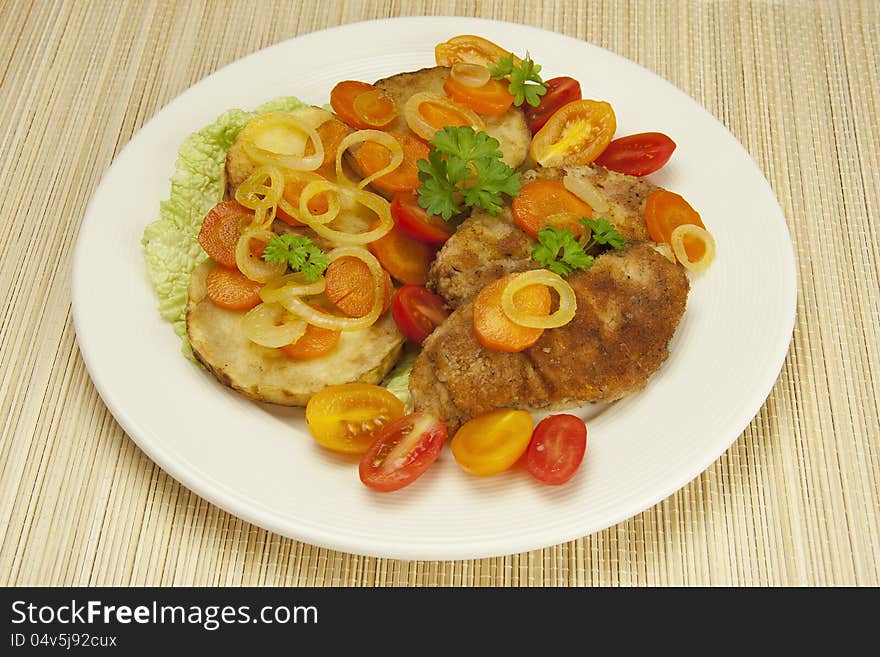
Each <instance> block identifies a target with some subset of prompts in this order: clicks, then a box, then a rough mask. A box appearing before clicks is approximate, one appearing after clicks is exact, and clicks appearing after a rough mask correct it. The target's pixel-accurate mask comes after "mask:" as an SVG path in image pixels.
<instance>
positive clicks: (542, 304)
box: [473, 274, 551, 352]
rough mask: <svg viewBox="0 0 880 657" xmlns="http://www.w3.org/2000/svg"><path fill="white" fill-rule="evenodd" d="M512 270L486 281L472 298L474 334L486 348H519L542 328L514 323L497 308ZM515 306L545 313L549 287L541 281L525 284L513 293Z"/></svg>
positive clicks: (534, 338)
mask: <svg viewBox="0 0 880 657" xmlns="http://www.w3.org/2000/svg"><path fill="white" fill-rule="evenodd" d="M515 276H516V274H508V275H507V276H505V277H503V278H499V279H498V280H497V281H494V282H492V283H489V285H487V286H486V287H484V288H483V289H482V290H480V293H479V294H478V295H477V297H476V299H474V305H473V312H474V334H475V335H476V337H477V340H478V341H479V343H480V344H481V345H483V346H484V347H485V348H486V349H495V350H497V351H509V352H515V351H522V350H523V349H528V348H529V347H531V346H532V345H533V344H535V343H536V342H537V341H538V339H539V338H540V337H541V335H542V334H543V333H544V329H533V328H527V327H525V326H520V325H519V324H514V323H513V322H512V321H510V320H509V319H508V318H507V315H505V314H504V310H503V309H502V308H501V295H502V293H503V292H504V288H505V287H507V283H508V282H510V280H511V279H512V278H513V277H515ZM513 300H514V302H515V303H516V306H517V307H518V308H522V309H523V311H525V312H527V313H529V314H535V315H546V314H548V313H549V312H550V306H551V298H550V290H548V289H547V287H545V286H544V285H529V286H528V287H524V288H523V289H522V290H520V291H519V292H517V293H516V294H515V295H514V297H513Z"/></svg>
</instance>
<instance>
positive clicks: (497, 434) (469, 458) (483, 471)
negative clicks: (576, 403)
mask: <svg viewBox="0 0 880 657" xmlns="http://www.w3.org/2000/svg"><path fill="white" fill-rule="evenodd" d="M534 425H535V422H534V420H533V419H532V416H531V415H530V414H529V413H527V412H526V411H515V410H513V409H509V408H501V409H498V410H497V411H491V412H489V413H484V414H483V415H479V416H477V417H475V418H474V419H472V420H470V421H468V422H465V424H464V425H462V427H461V428H460V429H459V430H458V431H457V432H456V434H455V436H454V437H453V438H452V445H451V446H452V454H453V456H455V460H456V461H458V464H459V465H460V466H461V467H463V468H464V469H465V470H467V471H468V472H470V473H471V474H474V475H479V476H481V477H488V476H490V475H494V474H498V473H499V472H503V471H504V470H507V468H509V467H510V466H512V465H513V464H514V463H516V462H517V461H518V460H519V457H521V456H522V455H523V454H524V453H525V451H526V449H528V446H529V441H530V440H531V438H532V429H533V428H534Z"/></svg>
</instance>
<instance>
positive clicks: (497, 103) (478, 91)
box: [443, 75, 513, 116]
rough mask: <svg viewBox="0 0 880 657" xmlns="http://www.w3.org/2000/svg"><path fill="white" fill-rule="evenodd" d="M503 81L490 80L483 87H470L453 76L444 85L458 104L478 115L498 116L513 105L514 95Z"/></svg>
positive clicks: (448, 93)
mask: <svg viewBox="0 0 880 657" xmlns="http://www.w3.org/2000/svg"><path fill="white" fill-rule="evenodd" d="M508 86H509V85H508V84H506V83H505V82H502V81H501V80H493V79H490V80H489V81H488V82H486V84H484V85H483V86H482V87H469V86H467V85H466V84H462V83H461V82H458V81H457V80H456V79H455V78H453V77H452V76H451V75H450V76H449V77H448V78H446V82H444V83H443V90H444V91H445V92H446V93H447V95H448V96H449V97H450V98H452V100H454V101H455V102H456V103H459V104H461V105H464V106H465V107H468V108H470V109H472V110H474V111H475V112H476V113H477V114H486V115H490V116H498V115H501V114H504V113H505V112H506V111H507V110H509V109H510V106H511V105H513V94H511V93H510V92H509V91H508V90H507V87H508Z"/></svg>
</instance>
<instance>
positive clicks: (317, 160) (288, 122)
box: [242, 112, 324, 171]
mask: <svg viewBox="0 0 880 657" xmlns="http://www.w3.org/2000/svg"><path fill="white" fill-rule="evenodd" d="M279 129H282V130H294V131H296V132H299V133H302V134H304V135H305V136H306V141H305V143H304V144H303V147H302V149H301V151H302V152H281V151H273V150H269V149H267V148H263V147H262V146H258V145H257V143H256V140H255V137H258V136H259V133H260V132H268V131H270V130H279ZM246 131H247V132H245V134H244V136H243V138H242V146H243V147H244V152H245V154H246V155H247V156H248V157H249V158H250V159H251V160H252V161H253V162H255V163H256V164H275V165H278V166H282V167H285V168H287V169H295V170H297V171H314V170H315V169H317V168H318V167H319V166H321V163H322V162H323V161H324V144H323V142H322V141H321V137H320V135H318V131H317V130H316V129H315V127H312V126H311V125H309V123H306V122H305V121H304V120H302V119H301V118H299V117H297V116H296V115H295V114H294V113H289V112H271V113H269V114H263V115H260V116H256V117H254V118H253V119H251V120H250V121H248V123H247V126H246ZM309 140H311V142H312V145H313V146H314V148H315V152H314V153H312V154H311V155H305V154H304V152H305V144H307V143H308V141H309ZM297 150H300V149H297Z"/></svg>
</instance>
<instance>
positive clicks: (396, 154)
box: [336, 130, 403, 189]
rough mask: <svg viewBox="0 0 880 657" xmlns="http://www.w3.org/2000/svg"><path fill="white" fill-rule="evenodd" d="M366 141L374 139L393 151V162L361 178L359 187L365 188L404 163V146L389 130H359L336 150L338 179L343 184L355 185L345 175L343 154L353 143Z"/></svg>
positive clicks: (344, 140) (346, 138)
mask: <svg viewBox="0 0 880 657" xmlns="http://www.w3.org/2000/svg"><path fill="white" fill-rule="evenodd" d="M365 141H374V142H376V143H377V144H380V145H381V146H384V147H385V148H387V149H388V150H389V151H391V162H389V163H388V166H386V167H384V168H382V169H379V170H378V171H376V172H375V173H374V174H372V175H370V176H367V177H366V178H364V179H363V180H361V181H360V182H359V183H358V184H357V187H358V189H363V188H364V187H366V186H367V185H369V184H370V183H371V182H373V181H374V180H375V179H376V178H381V177H382V176H384V175H385V174H388V173H391V172H392V171H394V170H395V169H396V168H397V167H399V166H400V165H401V164H403V146H401V145H400V142H399V141H397V140H396V139H395V138H394V137H392V136H391V135H389V134H388V133H387V132H382V131H380V130H358V131H357V132H352V133H351V134H350V135H348V136H347V137H345V139H343V140H342V141H341V142H340V143H339V148H338V149H337V150H336V179H337V180H338V181H339V183H340V184H341V185H349V186H354V183H353V182H351V180H349V179H348V176H346V175H345V171H344V169H343V167H342V156H343V155H344V154H345V151H347V150H348V149H349V148H351V147H352V146H353V145H355V144H359V143H361V142H365Z"/></svg>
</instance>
